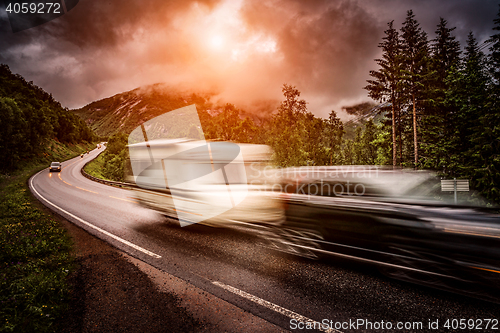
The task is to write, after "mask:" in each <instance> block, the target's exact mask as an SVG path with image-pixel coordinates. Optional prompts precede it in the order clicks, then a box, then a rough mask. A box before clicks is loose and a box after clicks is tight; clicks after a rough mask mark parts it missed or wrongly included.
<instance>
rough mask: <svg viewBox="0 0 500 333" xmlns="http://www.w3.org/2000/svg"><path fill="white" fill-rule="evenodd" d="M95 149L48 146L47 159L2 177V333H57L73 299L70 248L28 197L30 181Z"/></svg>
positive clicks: (54, 224)
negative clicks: (52, 166) (52, 164)
mask: <svg viewBox="0 0 500 333" xmlns="http://www.w3.org/2000/svg"><path fill="white" fill-rule="evenodd" d="M93 146H94V144H79V145H63V144H61V143H58V142H57V141H50V142H49V144H48V145H47V147H46V148H47V149H45V150H44V154H43V157H42V158H40V159H37V160H32V161H28V162H26V163H24V165H22V166H20V167H19V169H18V170H16V171H14V172H10V173H6V172H5V171H4V172H3V173H1V174H0V332H54V331H56V326H55V323H56V321H57V320H58V319H59V318H60V317H61V316H63V314H64V311H65V310H66V306H67V302H68V299H69V295H70V285H69V284H68V281H67V277H68V274H70V273H71V271H72V270H73V269H74V268H75V265H74V258H73V257H72V255H71V248H72V243H71V240H70V238H69V236H68V235H67V234H66V231H65V230H64V229H63V228H62V227H61V226H60V224H59V222H57V221H56V220H55V219H54V218H53V217H52V216H51V215H50V214H48V213H45V212H44V211H43V209H41V208H39V207H40V203H39V202H38V201H37V200H36V199H35V198H34V197H33V196H32V195H31V194H30V191H29V188H28V184H27V182H28V179H29V177H30V176H31V175H33V174H34V173H35V172H37V171H39V170H41V169H43V168H47V167H48V165H49V164H50V162H51V161H63V160H66V159H68V158H70V157H74V156H78V155H79V154H81V153H82V152H83V151H86V150H88V149H91V148H92V147H93Z"/></svg>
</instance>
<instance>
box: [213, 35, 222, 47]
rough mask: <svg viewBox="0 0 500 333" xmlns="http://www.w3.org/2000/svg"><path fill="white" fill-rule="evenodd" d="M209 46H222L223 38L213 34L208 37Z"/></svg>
mask: <svg viewBox="0 0 500 333" xmlns="http://www.w3.org/2000/svg"><path fill="white" fill-rule="evenodd" d="M210 46H212V48H214V49H220V48H222V46H224V38H223V37H222V36H221V35H214V36H212V38H210Z"/></svg>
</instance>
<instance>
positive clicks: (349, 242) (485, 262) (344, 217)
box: [274, 166, 500, 303]
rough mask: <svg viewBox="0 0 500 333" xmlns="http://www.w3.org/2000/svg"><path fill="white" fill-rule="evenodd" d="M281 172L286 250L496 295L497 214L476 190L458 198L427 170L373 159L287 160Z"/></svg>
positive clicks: (499, 289) (499, 281)
mask: <svg viewBox="0 0 500 333" xmlns="http://www.w3.org/2000/svg"><path fill="white" fill-rule="evenodd" d="M282 178H283V181H282V184H281V186H282V189H283V192H282V193H283V194H282V196H283V197H282V200H283V203H284V206H285V207H286V208H285V215H286V222H284V223H283V224H282V225H281V226H280V228H279V230H278V232H277V236H276V239H275V240H274V241H275V242H279V243H281V246H282V247H283V246H286V248H288V249H289V250H290V251H289V252H295V253H297V254H305V255H306V256H307V255H310V256H313V255H318V254H323V255H326V256H328V257H329V258H332V257H331V256H337V257H341V258H345V259H348V260H356V261H360V262H365V263H369V264H375V265H376V266H377V267H378V268H379V269H380V271H381V272H382V273H384V274H386V275H388V276H390V277H393V278H397V279H400V280H405V281H410V282H416V283H419V284H423V285H427V286H431V287H437V288H440V289H445V290H450V291H455V292H459V293H462V294H467V295H470V296H474V297H478V298H482V299H486V300H489V301H493V302H496V303H498V302H500V215H499V214H498V210H497V208H496V207H493V206H492V205H491V204H490V205H484V202H482V203H483V205H482V206H481V205H479V204H478V202H479V201H478V199H477V197H476V196H475V194H474V195H473V196H471V197H470V198H469V201H468V202H461V203H459V204H457V205H455V204H453V203H452V201H451V198H449V199H448V198H446V194H443V192H441V187H440V179H439V178H437V177H436V175H435V174H433V173H431V172H428V171H414V170H392V169H386V168H382V167H374V166H366V167H364V166H345V167H308V168H291V169H286V170H284V171H283V177H282ZM470 200H475V202H474V201H473V202H472V203H471V201H470Z"/></svg>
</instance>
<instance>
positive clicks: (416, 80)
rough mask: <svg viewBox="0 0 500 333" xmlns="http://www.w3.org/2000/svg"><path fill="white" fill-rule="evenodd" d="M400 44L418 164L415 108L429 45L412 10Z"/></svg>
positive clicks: (415, 159) (418, 98)
mask: <svg viewBox="0 0 500 333" xmlns="http://www.w3.org/2000/svg"><path fill="white" fill-rule="evenodd" d="M401 33H402V34H401V37H402V38H401V41H402V43H401V45H402V55H403V66H404V69H403V71H402V72H403V84H404V88H405V91H406V93H407V94H408V96H409V101H410V104H411V106H412V109H413V110H412V111H413V112H412V113H413V146H414V165H415V167H417V165H418V136H417V134H418V129H417V110H418V109H419V107H420V104H419V103H420V102H421V100H422V99H423V91H424V82H425V80H426V79H427V76H428V64H427V62H428V55H429V47H428V41H427V34H426V33H425V32H424V31H423V30H422V28H421V27H420V24H419V23H418V22H417V21H416V20H415V15H414V14H413V11H412V10H409V11H408V12H407V16H406V20H405V22H404V23H403V27H402V28H401Z"/></svg>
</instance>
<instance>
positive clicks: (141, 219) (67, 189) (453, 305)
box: [29, 149, 500, 332]
mask: <svg viewBox="0 0 500 333" xmlns="http://www.w3.org/2000/svg"><path fill="white" fill-rule="evenodd" d="M99 152H100V151H99V150H97V149H96V150H94V151H92V152H90V153H89V154H88V155H84V158H80V157H77V158H74V159H71V160H69V161H66V162H63V163H62V165H63V169H62V171H61V172H60V173H55V172H54V173H50V172H49V170H48V168H47V169H44V170H42V171H40V172H39V173H37V174H36V175H34V176H33V177H32V178H31V179H30V180H29V186H30V190H31V191H32V193H33V194H34V195H35V197H37V198H38V199H39V200H40V201H41V202H42V203H43V204H44V205H46V206H47V207H48V208H50V209H51V210H53V211H55V212H57V213H58V214H60V215H62V216H63V217H65V218H66V219H68V220H69V221H71V222H73V223H75V224H76V225H78V226H80V227H82V228H83V229H85V230H87V231H88V232H90V233H91V234H93V235H95V236H97V237H99V238H101V239H103V240H105V241H107V242H109V243H110V244H112V245H113V246H115V247H117V248H118V249H120V250H122V251H124V252H126V253H128V254H130V255H132V256H134V257H136V258H138V259H140V260H142V261H144V262H146V263H148V264H150V265H152V266H154V267H156V268H158V269H160V270H162V271H165V272H167V273H169V274H172V275H174V276H176V277H178V278H181V279H183V280H185V281H187V282H189V283H191V284H193V285H195V286H196V287H198V288H201V289H203V290H205V291H207V292H209V293H211V294H213V295H215V296H217V297H219V298H221V299H224V300H226V301H228V302H230V303H232V304H235V305H236V306H238V307H240V308H242V309H244V310H246V311H249V312H251V313H252V314H254V315H257V316H259V317H261V318H263V319H265V320H268V321H269V322H271V323H274V324H276V325H278V326H280V327H282V328H284V329H288V330H291V331H293V332H301V331H303V332H313V331H314V330H311V329H304V330H300V329H295V328H296V327H297V328H298V327H299V325H298V324H296V323H298V322H299V321H300V322H302V323H305V324H304V325H307V323H309V326H313V325H315V323H316V325H315V326H316V328H319V331H326V332H355V331H377V332H395V331H400V332H402V331H404V332H423V331H427V330H429V325H430V324H431V323H433V324H434V323H436V321H437V323H438V325H439V329H438V330H434V331H439V332H442V331H447V329H446V328H445V326H444V325H445V324H446V321H447V320H450V321H449V324H450V325H452V324H453V322H452V320H453V319H458V320H460V319H466V320H470V319H474V320H475V323H479V321H478V320H486V319H496V320H497V321H498V320H500V307H499V306H498V305H495V304H491V303H487V302H483V301H480V300H475V299H471V298H468V297H465V296H461V295H455V294H451V293H447V292H442V291H438V290H434V289H429V288H424V287H420V286H417V285H413V284H409V283H404V282H399V281H394V280H391V279H388V278H386V277H384V276H382V275H381V274H379V273H378V272H377V271H376V270H375V269H374V268H373V267H370V266H362V265H360V264H358V263H352V262H347V261H340V260H338V259H332V260H329V261H326V260H321V261H314V260H309V259H304V258H300V257H296V256H293V255H289V254H285V253H281V252H278V251H275V250H272V249H270V248H267V247H265V246H263V242H262V241H261V239H259V238H258V237H257V236H255V235H253V234H252V233H249V232H246V231H244V230H240V229H215V228H210V227H205V226H202V225H194V226H190V227H186V228H178V227H174V226H173V225H172V224H171V223H169V220H168V219H167V218H165V217H163V216H161V215H159V214H157V213H156V212H154V211H151V210H147V209H144V208H141V207H140V206H138V205H137V203H136V202H135V201H134V199H133V197H132V195H131V193H130V192H129V191H128V190H125V189H120V188H115V187H111V186H107V185H103V184H100V183H96V182H93V181H90V180H88V179H87V178H85V177H83V176H82V174H81V168H82V167H83V165H84V164H85V163H86V162H88V161H89V160H90V159H92V158H94V157H95V156H96V155H97V154H98V153H99ZM227 320H232V318H227ZM324 320H327V321H324ZM319 322H323V323H326V322H328V323H329V325H322V326H320V325H319V324H318V323H319ZM354 323H356V324H354ZM369 323H371V325H372V326H367V325H369ZM388 323H391V324H390V325H391V326H390V327H389V325H388ZM399 323H401V324H402V325H407V327H406V328H404V329H403V330H398V329H397V326H398V325H399V326H401V325H400V324H399ZM418 323H421V327H422V328H421V329H420V325H419V324H418ZM484 323H485V322H483V330H482V331H486V332H487V331H490V329H491V324H490V328H489V329H488V330H485V329H484V328H485V324H484ZM358 324H359V325H358ZM356 325H358V326H356ZM377 325H378V327H379V329H376V328H377ZM408 325H412V327H411V328H410V327H409V326H408ZM370 327H371V328H372V329H370ZM498 330H500V323H498V325H497V330H491V331H492V332H497V331H498ZM458 331H460V330H458Z"/></svg>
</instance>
